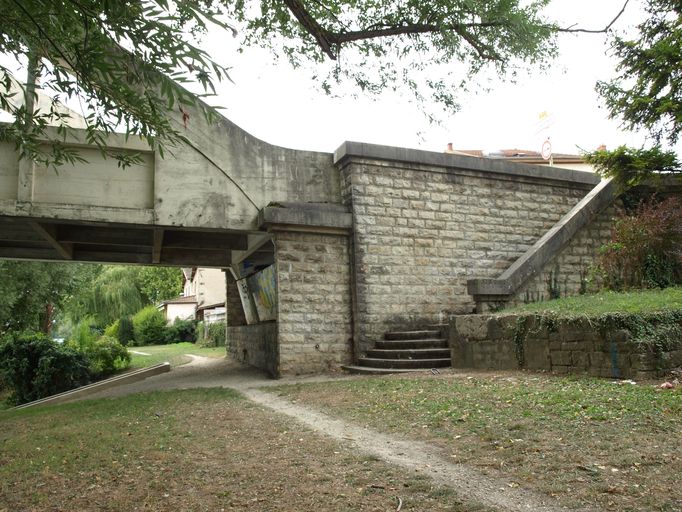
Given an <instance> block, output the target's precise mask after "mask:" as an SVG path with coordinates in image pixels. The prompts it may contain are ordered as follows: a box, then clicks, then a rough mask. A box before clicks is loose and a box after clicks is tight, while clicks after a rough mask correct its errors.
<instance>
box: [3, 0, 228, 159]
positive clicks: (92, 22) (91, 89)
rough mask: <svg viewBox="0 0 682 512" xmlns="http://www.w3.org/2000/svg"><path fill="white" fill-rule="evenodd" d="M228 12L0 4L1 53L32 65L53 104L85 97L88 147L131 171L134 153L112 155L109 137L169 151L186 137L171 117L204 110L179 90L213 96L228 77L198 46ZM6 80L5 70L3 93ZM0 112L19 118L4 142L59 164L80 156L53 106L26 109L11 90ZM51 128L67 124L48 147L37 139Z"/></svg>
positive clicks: (184, 4) (212, 6) (62, 2)
mask: <svg viewBox="0 0 682 512" xmlns="http://www.w3.org/2000/svg"><path fill="white" fill-rule="evenodd" d="M221 10H222V8H221V7H220V2H217V1H215V0H175V1H174V2H168V1H167V0H141V1H139V0H78V1H74V0H22V1H17V0H0V13H2V15H1V16H0V53H3V54H6V55H11V56H13V57H15V58H16V59H17V60H19V61H21V62H24V63H26V62H28V64H27V65H28V67H29V73H32V74H34V75H36V76H39V77H42V80H41V83H42V87H43V88H44V89H45V90H46V91H47V92H48V93H49V94H51V95H53V97H54V98H55V100H56V101H64V100H67V99H69V98H80V100H81V101H82V102H83V103H84V104H86V105H87V106H88V110H87V112H86V120H87V123H88V129H87V142H88V143H90V144H94V145H96V146H98V147H99V148H100V149H101V150H102V151H103V152H104V153H106V154H109V155H111V156H113V157H115V158H117V159H118V160H119V162H120V163H121V164H122V165H128V164H130V163H131V162H132V161H133V160H132V159H131V156H130V155H129V154H126V153H116V152H113V151H110V150H109V149H108V148H107V147H106V144H105V138H104V134H105V133H107V132H111V131H112V130H113V128H114V127H116V126H124V127H125V129H126V131H127V132H128V133H134V134H138V135H140V136H142V137H144V138H145V139H146V140H147V142H149V144H150V145H151V146H152V147H158V148H159V149H161V150H163V148H164V144H165V143H167V142H170V143H173V142H174V141H177V140H178V139H180V138H181V136H182V135H181V133H180V131H179V128H178V127H175V126H173V125H172V124H171V122H170V120H169V118H168V116H167V115H166V111H167V110H168V109H183V108H184V107H186V106H187V105H199V106H201V104H200V103H199V102H198V99H197V97H196V96H195V95H193V94H190V93H188V92H187V91H186V90H185V89H184V88H183V87H182V85H181V84H183V83H186V82H188V81H192V82H198V83H200V84H202V85H203V86H204V87H205V88H206V89H207V90H208V91H211V90H212V82H213V81H214V80H215V79H220V78H222V77H224V76H225V75H226V70H225V68H223V67H221V66H219V65H218V64H216V63H215V62H214V61H213V60H212V59H211V58H210V57H209V56H208V55H207V54H206V53H205V52H204V51H202V50H201V49H199V48H198V47H197V46H196V45H195V44H194V43H193V39H194V37H193V36H195V35H197V34H199V33H201V32H202V31H204V30H205V29H206V27H207V25H208V24H217V25H219V26H225V25H223V24H222V23H221V22H220V21H219V19H218V18H217V17H216V16H217V15H218V14H219V12H220V11H221ZM9 81H10V73H9V71H8V70H7V69H6V68H3V67H0V82H1V83H3V84H4V85H5V86H6V89H8V88H9ZM0 88H1V87H0ZM0 108H2V109H3V110H6V111H8V112H10V113H12V114H14V116H15V119H16V120H15V122H14V123H13V124H11V125H10V126H6V127H3V129H2V131H0V137H1V138H2V139H5V140H10V141H13V142H15V143H16V145H17V146H18V148H19V150H20V153H21V155H22V156H28V157H30V158H33V159H34V160H37V161H40V162H43V163H46V164H50V163H53V164H57V165H58V164H60V163H63V162H68V161H73V160H76V159H78V158H79V157H78V155H77V153H74V152H73V151H70V150H69V149H68V148H67V147H65V146H64V145H63V144H62V143H61V140H62V139H63V137H64V136H66V134H67V131H68V130H67V129H66V125H67V124H68V119H65V118H64V117H63V114H60V113H59V112H58V110H57V109H56V108H55V105H54V104H53V106H52V108H51V109H50V110H49V111H48V112H43V113H38V114H36V113H32V112H30V111H28V112H27V110H26V108H25V107H18V108H17V107H15V106H12V104H11V103H10V102H9V101H8V98H7V97H6V93H5V94H0ZM206 114H207V115H210V111H208V110H207V111H206ZM48 124H56V125H58V126H59V127H60V128H59V133H58V136H56V137H52V138H51V140H52V148H51V149H50V150H49V151H45V150H44V149H42V148H41V146H40V144H39V140H40V139H41V138H43V137H45V136H46V135H47V134H46V131H45V128H46V126H47V125H48Z"/></svg>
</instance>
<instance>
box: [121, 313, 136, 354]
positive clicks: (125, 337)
mask: <svg viewBox="0 0 682 512" xmlns="http://www.w3.org/2000/svg"><path fill="white" fill-rule="evenodd" d="M118 341H119V342H120V343H121V345H123V346H124V347H125V346H126V345H128V344H129V343H131V342H134V341H135V331H134V330H133V321H132V320H131V319H130V317H129V316H123V317H121V318H120V319H119V321H118Z"/></svg>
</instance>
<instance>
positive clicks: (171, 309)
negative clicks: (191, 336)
mask: <svg viewBox="0 0 682 512" xmlns="http://www.w3.org/2000/svg"><path fill="white" fill-rule="evenodd" d="M158 309H159V310H160V311H161V312H163V316H165V317H166V321H167V322H168V323H169V324H172V323H173V322H175V319H176V318H179V319H180V320H194V318H196V312H197V299H196V297H195V296H194V295H190V296H187V297H178V298H177V299H171V300H165V301H163V302H162V303H161V304H159V306H158Z"/></svg>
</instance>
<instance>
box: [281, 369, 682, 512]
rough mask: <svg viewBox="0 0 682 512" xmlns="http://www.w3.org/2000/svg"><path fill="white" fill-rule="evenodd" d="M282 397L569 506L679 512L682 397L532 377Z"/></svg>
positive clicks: (391, 380) (364, 381)
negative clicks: (418, 444) (434, 448)
mask: <svg viewBox="0 0 682 512" xmlns="http://www.w3.org/2000/svg"><path fill="white" fill-rule="evenodd" d="M277 392H279V393H280V394H282V395H284V396H286V397H288V398H290V399H292V400H295V401H299V402H302V403H305V404H307V405H310V406H311V407H314V408H316V409H319V410H322V411H324V412H327V413H330V414H332V415H336V416H340V417H344V418H347V419H349V420H351V421H354V422H357V423H360V424H367V425H369V426H372V427H374V428H376V429H378V430H381V431H384V432H395V433H400V434H403V435H404V436H405V437H408V438H414V439H418V440H423V441H428V442H432V443H434V444H436V445H438V446H440V447H441V448H442V450H443V454H444V456H445V457H448V458H449V459H450V460H452V461H454V462H461V463H466V464H469V465H471V466H474V467H477V468H478V469H479V470H481V471H483V472H485V473H490V474H493V475H495V476H500V477H504V478H505V479H507V480H510V479H511V481H512V484H511V485H518V486H522V487H527V488H533V489H537V490H539V491H541V492H544V493H546V494H549V495H552V496H555V497H557V498H559V499H560V500H561V501H562V502H563V503H564V504H566V505H569V506H586V505H593V506H597V507H601V508H605V509H608V510H618V511H644V510H646V511H661V512H662V511H669V512H672V511H679V510H682V486H680V485H679V476H680V475H681V474H682V390H680V389H679V388H678V389H677V390H671V391H662V390H658V389H656V388H655V387H654V386H653V385H651V384H649V385H642V384H639V385H631V384H626V383H621V384H615V383H612V382H610V381H605V380H596V379H588V378H570V377H569V378H560V377H553V376H544V375H535V374H528V373H506V374H497V375H492V374H482V373H480V374H475V373H472V374H470V375H469V376H464V375H461V374H456V373H454V372H449V373H445V374H443V375H440V376H430V375H428V376H427V375H419V376H391V377H383V378H358V379H354V380H350V381H342V382H329V383H316V384H314V385H296V386H283V387H279V388H277Z"/></svg>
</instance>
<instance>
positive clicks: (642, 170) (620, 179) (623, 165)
mask: <svg viewBox="0 0 682 512" xmlns="http://www.w3.org/2000/svg"><path fill="white" fill-rule="evenodd" d="M584 157H585V161H586V162H587V163H589V164H592V165H593V166H594V168H595V170H596V171H597V172H598V173H599V174H601V176H602V177H604V178H613V179H614V180H615V181H616V183H617V184H618V186H619V188H620V189H621V191H623V190H627V189H629V188H631V187H634V186H636V185H639V184H641V183H644V182H649V183H650V184H656V183H657V182H660V180H661V178H663V177H666V176H673V175H678V174H679V173H680V172H681V168H680V163H679V161H678V160H677V155H676V154H675V153H674V152H673V151H663V150H661V149H660V148H659V147H653V148H651V149H635V148H630V147H627V146H620V147H618V148H616V149H614V150H613V151H607V150H597V151H594V152H592V153H587V154H585V155H584Z"/></svg>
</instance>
